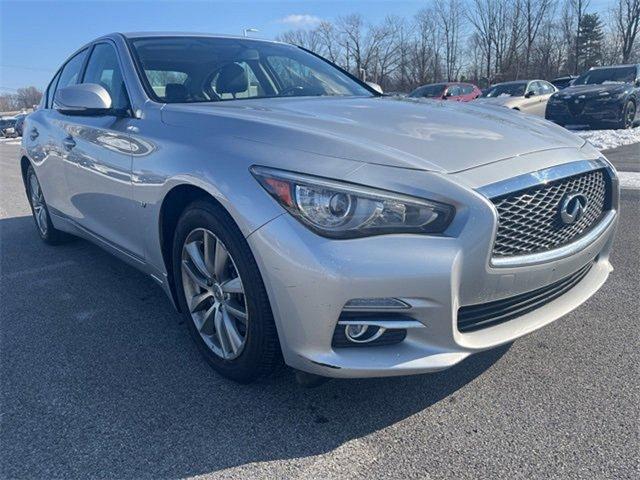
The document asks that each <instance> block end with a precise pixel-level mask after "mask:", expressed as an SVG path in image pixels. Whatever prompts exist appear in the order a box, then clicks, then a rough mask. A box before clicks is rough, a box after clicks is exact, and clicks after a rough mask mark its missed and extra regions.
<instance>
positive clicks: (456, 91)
mask: <svg viewBox="0 0 640 480" xmlns="http://www.w3.org/2000/svg"><path fill="white" fill-rule="evenodd" d="M447 94H449V95H451V96H452V97H459V96H460V95H462V89H461V88H460V85H451V86H450V87H449V88H448V89H447Z"/></svg>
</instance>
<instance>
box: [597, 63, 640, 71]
mask: <svg viewBox="0 0 640 480" xmlns="http://www.w3.org/2000/svg"><path fill="white" fill-rule="evenodd" d="M638 66H640V65H639V64H637V63H627V64H624V65H607V66H603V67H591V68H590V69H589V70H605V69H608V68H629V67H638Z"/></svg>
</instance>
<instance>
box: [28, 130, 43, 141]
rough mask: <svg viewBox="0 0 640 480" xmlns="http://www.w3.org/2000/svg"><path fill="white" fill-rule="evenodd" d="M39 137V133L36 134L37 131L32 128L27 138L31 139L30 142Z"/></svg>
mask: <svg viewBox="0 0 640 480" xmlns="http://www.w3.org/2000/svg"><path fill="white" fill-rule="evenodd" d="M39 135H40V133H39V132H38V129H37V128H36V127H33V128H32V129H31V131H30V132H29V138H31V140H35V139H36V138H38V136H39Z"/></svg>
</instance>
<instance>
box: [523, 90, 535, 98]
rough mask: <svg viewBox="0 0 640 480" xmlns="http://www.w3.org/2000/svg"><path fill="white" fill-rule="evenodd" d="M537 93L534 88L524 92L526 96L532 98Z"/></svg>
mask: <svg viewBox="0 0 640 480" xmlns="http://www.w3.org/2000/svg"><path fill="white" fill-rule="evenodd" d="M534 95H535V93H534V91H533V90H529V91H528V92H527V93H525V94H524V98H530V97H533V96H534Z"/></svg>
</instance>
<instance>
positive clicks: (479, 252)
mask: <svg viewBox="0 0 640 480" xmlns="http://www.w3.org/2000/svg"><path fill="white" fill-rule="evenodd" d="M457 193H458V195H460V196H462V197H463V198H461V202H462V203H466V204H467V205H473V207H469V208H468V209H466V210H465V209H464V208H458V217H459V218H458V222H459V224H457V225H456V224H454V225H452V229H453V230H454V231H455V235H451V236H439V237H438V236H421V235H385V236H379V237H369V238H361V239H354V240H329V239H325V238H322V237H319V236H317V235H315V234H314V233H312V232H310V231H309V230H307V229H306V228H305V227H303V226H302V225H301V224H300V223H298V222H297V221H296V220H295V219H293V218H292V217H291V216H289V215H287V214H284V215H281V216H280V217H278V218H276V219H275V220H273V221H271V222H269V223H268V224H266V225H265V226H263V227H262V228H260V229H258V230H257V231H256V232H254V233H253V234H252V235H250V236H249V237H248V239H247V240H248V242H249V244H250V246H251V249H252V251H253V252H254V255H255V257H256V260H257V262H258V266H259V268H260V270H261V272H262V275H263V278H264V282H265V286H266V288H267V291H268V294H269V298H270V301H271V306H272V309H273V313H274V318H275V320H276V324H277V327H278V333H279V336H280V342H281V346H282V351H283V355H284V358H285V361H286V363H287V364H288V365H290V366H292V367H294V368H297V369H300V370H304V371H307V372H310V373H315V374H318V375H324V376H329V377H377V376H392V375H407V374H417V373H424V372H433V371H438V370H442V369H445V368H448V367H451V366H453V365H455V364H456V363H458V362H460V361H462V360H463V359H464V358H466V357H467V356H469V355H470V354H472V353H475V352H478V351H482V350H485V349H488V348H492V347H496V346H498V345H501V344H504V343H508V342H511V341H513V340H515V339H516V338H518V337H521V336H522V335H525V334H527V333H530V332H532V331H534V330H536V329H538V328H540V327H542V326H544V325H546V324H548V323H550V322H552V321H554V320H556V319H558V318H560V317H561V316H563V315H565V314H566V313H568V312H570V311H571V310H573V309H575V308H576V307H578V306H579V305H580V304H581V303H583V302H584V301H586V300H587V299H588V298H589V297H590V296H591V295H593V294H594V293H595V292H596V291H597V290H598V289H599V288H600V286H602V284H603V283H604V282H605V281H606V279H607V277H608V275H609V273H610V272H611V270H612V267H611V265H610V263H609V251H610V249H611V244H612V241H613V235H614V231H615V227H616V223H617V219H616V220H614V221H612V222H611V223H610V224H609V225H608V227H607V228H606V229H604V231H603V232H602V233H601V234H600V235H599V236H598V237H597V238H596V239H595V240H594V241H593V242H592V243H590V244H589V245H588V246H586V247H585V248H584V249H582V250H581V251H579V252H578V253H576V254H574V255H572V256H570V257H565V258H562V259H559V260H555V261H549V262H545V263H543V264H539V265H528V266H526V267H511V268H495V267H492V266H491V265H490V262H489V257H490V252H491V248H492V238H493V232H494V228H495V225H496V222H497V219H496V216H495V212H494V209H493V208H492V204H491V202H489V201H488V200H486V199H485V198H484V197H482V196H480V195H479V194H476V193H475V192H474V193H466V195H467V198H464V196H465V194H464V193H463V192H457ZM594 260H595V263H594V265H593V267H592V268H591V269H590V270H589V272H588V274H587V275H586V276H585V277H584V278H583V279H582V280H581V281H580V282H579V283H578V284H577V285H575V287H573V288H571V290H569V291H568V292H567V293H566V294H564V295H562V296H561V297H559V298H557V299H555V300H553V301H551V302H550V303H547V304H545V305H543V306H542V307H540V308H538V309H536V310H535V311H531V312H529V313H525V314H524V315H522V316H519V317H517V318H514V319H512V320H510V321H508V322H505V323H502V324H499V325H496V326H492V327H488V328H484V329H481V330H477V331H473V332H469V333H461V332H460V331H459V330H458V328H457V312H458V309H459V308H460V307H461V306H465V305H475V304H479V303H485V302H491V301H495V300H499V299H504V298H508V297H512V296H515V295H519V294H522V293H525V292H530V291H532V290H536V289H538V288H540V287H543V286H545V285H549V284H551V283H554V282H556V281H558V280H560V279H563V278H565V277H567V276H569V275H571V274H573V273H574V272H576V271H578V270H580V269H581V268H582V267H583V266H585V265H587V264H589V263H590V262H593V261H594ZM380 297H394V298H398V299H401V300H402V301H404V302H406V303H407V304H409V305H410V306H411V309H410V310H406V311H403V314H404V315H405V316H407V317H410V319H412V320H411V321H410V322H409V321H407V322H406V324H405V325H404V327H407V336H406V338H405V339H404V340H403V341H402V342H400V343H398V344H394V345H386V346H371V347H364V348H332V337H333V334H334V330H335V328H336V324H337V322H338V318H339V317H340V315H341V313H342V312H343V308H344V306H345V304H346V303H347V302H348V301H349V300H352V299H357V298H380Z"/></svg>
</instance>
